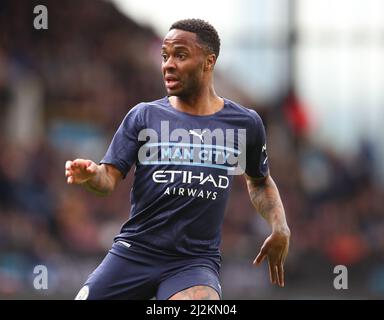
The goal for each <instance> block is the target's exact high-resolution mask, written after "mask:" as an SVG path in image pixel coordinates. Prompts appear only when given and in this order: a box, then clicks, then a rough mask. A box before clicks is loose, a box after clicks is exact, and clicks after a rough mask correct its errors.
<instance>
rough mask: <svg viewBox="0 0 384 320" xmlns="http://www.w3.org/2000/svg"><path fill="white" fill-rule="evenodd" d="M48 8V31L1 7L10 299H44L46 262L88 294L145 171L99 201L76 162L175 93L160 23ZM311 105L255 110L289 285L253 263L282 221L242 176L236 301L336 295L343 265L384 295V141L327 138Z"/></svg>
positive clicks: (109, 9)
mask: <svg viewBox="0 0 384 320" xmlns="http://www.w3.org/2000/svg"><path fill="white" fill-rule="evenodd" d="M43 3H44V4H46V5H47V7H48V8H49V17H50V18H49V28H48V30H35V29H34V28H33V19H34V16H35V15H34V14H33V6H34V4H33V2H30V3H25V1H21V0H12V1H10V0H5V1H2V2H0V150H1V157H0V297H4V298H18V297H21V298H22V297H34V296H35V295H36V290H34V289H33V285H32V280H31V279H33V273H32V271H31V270H33V267H34V266H35V265H39V264H43V265H47V266H48V268H49V270H50V271H51V273H50V284H51V289H50V290H51V291H48V294H52V296H51V297H64V298H72V297H73V296H74V295H75V293H76V290H78V289H79V288H80V286H81V284H82V283H83V282H84V280H85V277H86V276H87V274H88V273H89V272H90V271H92V269H93V268H94V267H95V266H96V265H97V264H98V262H100V259H102V257H103V256H104V255H105V253H106V251H107V250H108V248H109V247H110V246H111V243H112V239H113V236H114V235H115V234H116V233H117V232H118V231H119V228H120V226H121V225H122V223H123V222H124V221H125V220H126V219H127V218H128V214H129V196H130V195H129V190H130V188H131V185H132V177H133V176H132V172H131V173H130V175H129V176H128V177H127V178H126V179H125V180H124V181H123V183H122V185H120V186H119V188H118V189H117V191H116V192H115V193H114V194H113V195H111V196H110V197H107V198H98V197H96V196H94V195H92V194H89V193H87V192H86V191H84V190H83V189H82V188H81V187H77V186H68V185H67V184H66V181H65V177H64V163H65V161H66V160H68V159H72V158H75V157H80V158H90V157H99V158H93V160H94V161H98V160H100V158H101V157H102V156H103V153H104V152H105V150H106V147H107V146H108V143H109V141H110V139H111V138H112V136H113V133H114V132H115V130H116V129H117V126H118V125H119V123H120V121H121V120H122V118H123V117H124V115H125V114H126V112H127V111H128V110H129V108H131V107H133V106H134V105H135V104H136V103H138V102H140V101H150V100H154V99H157V98H160V97H162V96H164V95H165V90H164V88H163V83H162V78H161V73H160V69H159V63H160V53H159V43H161V40H160V39H159V37H158V36H156V35H155V33H154V32H153V31H152V30H150V29H148V28H146V27H143V26H139V25H137V24H136V23H135V22H133V21H131V20H130V19H129V18H127V17H126V16H123V15H122V14H121V13H119V12H118V10H117V9H116V8H115V7H114V6H113V5H112V4H110V3H107V2H102V1H92V0H84V1H74V0H71V1H63V2H57V1H52V0H51V1H43ZM43 3H42V4H43ZM219 62H220V61H219ZM218 72H220V71H218ZM222 94H223V95H225V92H223V93H222ZM228 98H231V97H228ZM298 100H299V98H298V97H297V96H295V94H294V92H290V93H289V94H287V95H286V97H285V98H282V99H277V100H276V101H277V102H276V103H274V104H273V105H271V106H261V105H260V106H259V105H257V102H254V103H253V104H252V105H248V107H251V108H255V109H256V110H257V111H258V112H259V114H260V115H261V116H262V118H263V121H264V123H265V125H266V129H267V133H268V152H269V164H270V169H271V173H272V176H273V177H274V179H275V180H276V182H277V184H278V187H279V190H280V193H281V196H282V199H283V202H284V205H285V209H286V214H287V217H288V222H289V225H290V227H291V231H292V241H291V251H290V254H289V256H288V260H287V265H286V273H287V275H286V277H287V286H288V287H287V289H284V290H285V291H278V290H276V291H274V290H272V289H271V286H270V285H268V283H267V281H268V275H267V270H266V268H263V267H262V268H261V269H254V268H253V267H252V265H251V263H252V261H253V259H254V257H255V256H256V254H257V253H258V250H259V248H260V246H261V245H262V243H263V241H264V239H265V237H266V236H268V234H269V231H270V230H269V227H268V225H267V224H266V222H265V221H264V220H263V219H262V217H261V216H260V215H258V214H257V213H256V212H255V210H254V209H253V208H252V206H251V203H250V201H249V196H248V193H247V190H246V185H245V183H244V178H243V177H236V178H235V180H234V184H233V186H232V191H231V197H230V201H229V204H228V207H227V212H226V218H225V223H224V226H223V243H222V254H223V259H224V260H223V274H222V277H223V285H224V286H225V289H224V294H225V297H228V298H254V297H268V296H269V295H270V297H273V296H279V295H280V296H283V297H289V296H288V295H287V296H284V292H285V293H286V294H288V293H289V292H296V293H297V292H300V291H299V288H300V289H302V290H303V294H307V292H309V293H311V294H313V296H318V294H317V293H316V292H317V291H316V290H317V289H319V290H325V291H324V292H327V293H326V294H328V295H329V294H330V293H329V292H333V293H334V291H331V290H329V291H327V290H328V289H330V288H331V287H332V279H333V273H332V272H333V267H334V266H335V265H338V264H343V265H346V266H348V267H349V268H350V270H351V271H350V277H351V281H352V283H353V284H355V290H358V292H357V291H352V289H353V286H352V289H351V292H352V293H351V294H355V295H356V296H358V295H359V294H362V295H364V294H367V297H369V296H375V297H376V296H380V295H384V261H383V258H382V256H383V253H384V215H383V208H382V205H383V198H384V189H383V184H382V182H381V181H379V180H378V179H377V177H376V176H377V175H376V173H375V168H376V163H375V161H376V160H375V145H374V143H375V142H371V141H362V142H361V148H360V150H359V152H357V153H355V154H345V153H341V152H338V151H337V150H332V149H331V148H329V147H328V146H324V145H322V146H320V145H316V144H315V143H314V142H313V141H311V140H310V139H309V138H308V135H307V131H308V129H309V128H308V126H309V124H308V123H307V121H306V118H305V113H304V111H303V109H301V106H300V103H299V102H298ZM244 101H247V103H249V98H248V97H244ZM244 101H238V102H240V103H243V102H244ZM376 143H377V142H376ZM322 285H323V287H322ZM295 288H296V289H297V291H295ZM305 289H306V290H307V291H305ZM290 290H291V291H290ZM39 294H41V293H39ZM274 294H275V295H274ZM319 295H320V294H319ZM290 297H293V298H294V297H295V296H290ZM304 297H308V296H304Z"/></svg>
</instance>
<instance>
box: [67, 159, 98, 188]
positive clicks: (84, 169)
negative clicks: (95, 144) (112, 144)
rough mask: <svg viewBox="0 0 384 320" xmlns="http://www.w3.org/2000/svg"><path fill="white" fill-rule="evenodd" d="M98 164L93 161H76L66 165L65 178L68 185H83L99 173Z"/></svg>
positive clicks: (68, 162)
mask: <svg viewBox="0 0 384 320" xmlns="http://www.w3.org/2000/svg"><path fill="white" fill-rule="evenodd" d="M97 168H98V166H97V164H96V163H94V162H93V161H92V160H84V159H76V160H73V161H67V162H66V163H65V176H66V177H67V183H68V184H82V183H85V182H87V181H88V180H89V179H91V178H93V177H94V176H95V175H96V173H97Z"/></svg>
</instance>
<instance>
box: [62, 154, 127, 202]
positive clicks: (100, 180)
mask: <svg viewBox="0 0 384 320" xmlns="http://www.w3.org/2000/svg"><path fill="white" fill-rule="evenodd" d="M65 176H66V177H67V183H68V184H80V185H82V186H84V187H85V188H86V189H87V190H88V191H91V192H93V193H96V194H97V195H100V196H106V195H109V194H110V193H111V192H112V191H113V190H115V188H116V185H117V184H118V183H119V182H120V181H121V179H122V174H121V172H120V171H119V170H118V169H116V168H115V167H114V166H112V165H109V164H101V165H97V164H96V163H94V162H93V161H92V160H84V159H76V160H73V161H67V162H66V163H65Z"/></svg>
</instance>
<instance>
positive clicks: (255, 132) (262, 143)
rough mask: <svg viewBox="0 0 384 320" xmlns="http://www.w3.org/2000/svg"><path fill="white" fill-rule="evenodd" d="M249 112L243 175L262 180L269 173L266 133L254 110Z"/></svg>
mask: <svg viewBox="0 0 384 320" xmlns="http://www.w3.org/2000/svg"><path fill="white" fill-rule="evenodd" d="M250 112H251V117H252V124H251V125H250V127H249V128H248V132H247V150H246V169H245V173H246V174H247V175H248V176H250V177H253V178H263V177H266V176H267V175H268V172H269V168H268V156H267V142H266V133H265V128H264V124H263V121H262V120H261V118H260V116H259V115H258V114H257V113H256V112H255V111H254V110H250Z"/></svg>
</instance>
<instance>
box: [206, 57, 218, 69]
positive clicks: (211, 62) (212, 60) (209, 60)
mask: <svg viewBox="0 0 384 320" xmlns="http://www.w3.org/2000/svg"><path fill="white" fill-rule="evenodd" d="M215 64H216V55H215V54H214V53H212V54H209V55H207V57H206V58H205V65H204V71H212V70H213V68H214V67H215Z"/></svg>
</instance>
